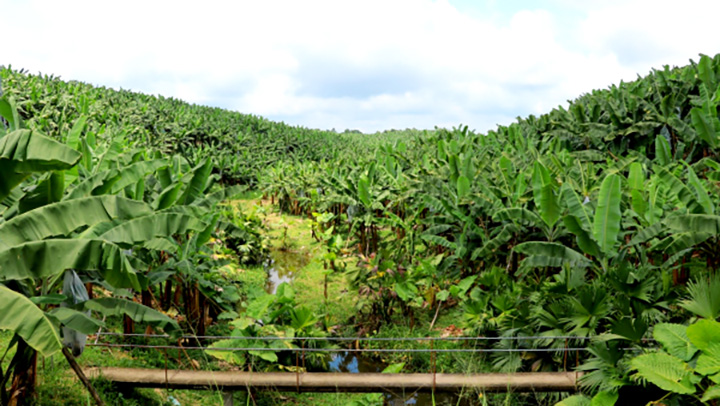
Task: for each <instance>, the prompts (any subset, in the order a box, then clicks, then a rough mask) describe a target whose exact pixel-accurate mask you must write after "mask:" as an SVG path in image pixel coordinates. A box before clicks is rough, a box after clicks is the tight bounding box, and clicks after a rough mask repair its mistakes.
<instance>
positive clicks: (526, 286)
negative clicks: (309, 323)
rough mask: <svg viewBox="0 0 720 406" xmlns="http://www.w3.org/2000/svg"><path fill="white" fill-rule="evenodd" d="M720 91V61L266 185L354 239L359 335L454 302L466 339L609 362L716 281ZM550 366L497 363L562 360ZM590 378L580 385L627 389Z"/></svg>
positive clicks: (313, 166)
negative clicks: (578, 346)
mask: <svg viewBox="0 0 720 406" xmlns="http://www.w3.org/2000/svg"><path fill="white" fill-rule="evenodd" d="M719 79H720V56H716V57H714V58H711V57H708V56H701V58H700V60H699V62H698V63H692V64H691V65H690V66H687V67H683V68H675V69H670V68H668V67H666V68H664V69H663V70H658V71H654V72H652V73H651V74H650V75H649V76H647V77H645V78H641V79H638V80H637V81H635V82H631V83H622V84H620V85H618V86H613V87H612V88H610V89H608V90H602V91H594V92H592V93H590V94H587V95H584V96H582V97H580V98H579V99H577V100H575V101H573V102H572V103H571V104H570V106H569V107H568V108H562V107H561V108H558V109H555V110H553V111H552V112H550V113H549V114H545V115H542V116H540V117H533V116H531V117H529V118H527V119H520V120H519V121H518V122H517V123H515V124H512V125H510V126H507V127H499V128H498V129H497V130H495V131H490V132H489V133H488V134H485V135H482V134H475V133H473V132H471V131H468V129H467V128H457V129H454V130H452V131H447V130H438V131H436V132H435V133H433V134H426V135H425V136H423V137H417V138H415V139H408V140H405V141H404V142H395V143H388V144H386V145H384V146H381V147H378V148H377V149H376V150H375V153H374V154H372V156H370V157H362V156H358V155H348V156H344V157H340V158H339V159H337V160H335V161H329V162H302V163H279V164H278V165H276V166H275V167H273V168H271V169H269V170H268V171H266V172H265V173H264V174H263V175H262V176H261V178H260V184H259V185H260V187H261V188H262V189H263V191H264V193H265V194H266V195H267V196H269V197H270V198H271V199H272V200H273V201H274V202H276V203H277V204H278V205H279V206H280V208H281V209H283V210H286V211H289V212H291V213H294V214H302V215H310V214H311V213H313V212H316V213H323V212H327V213H332V214H333V215H334V217H333V219H334V220H333V221H334V225H335V230H337V231H341V232H345V233H347V234H348V237H349V238H347V239H346V241H348V246H347V248H349V249H351V250H353V251H355V250H356V251H357V252H358V254H359V255H360V256H361V266H359V267H358V268H357V269H354V270H352V271H351V272H352V273H351V274H350V277H351V278H352V280H353V281H354V282H355V284H356V285H357V288H358V290H359V292H360V294H361V295H362V296H364V297H366V298H367V300H363V301H360V302H359V306H361V308H360V309H359V310H360V311H361V312H364V314H365V320H366V321H367V322H368V323H369V325H368V326H362V327H361V328H362V329H364V331H373V330H375V329H377V328H378V327H379V326H380V325H382V324H386V323H389V322H391V321H393V312H395V313H397V312H398V311H401V312H403V313H404V314H410V317H409V318H408V319H409V320H413V319H414V317H413V314H414V312H418V311H425V312H428V311H429V312H430V314H433V313H435V315H436V314H437V311H439V310H441V309H442V308H443V307H448V306H450V305H452V304H460V305H462V307H463V309H464V312H465V316H466V321H467V323H466V324H465V327H466V329H467V331H468V332H472V333H476V334H483V335H497V336H505V335H509V336H512V335H546V336H549V337H550V336H563V335H572V336H581V337H588V338H590V337H595V336H598V335H601V336H603V337H611V338H605V340H609V341H610V342H609V343H608V342H604V341H603V342H599V343H598V344H597V345H598V346H599V347H602V346H604V347H603V348H604V349H602V350H600V349H598V350H597V351H595V352H594V353H593V354H594V355H591V356H590V357H589V358H585V360H586V361H587V362H588V364H586V365H590V366H592V365H595V366H597V365H598V364H599V363H600V361H598V359H602V360H603V362H605V363H606V364H609V361H608V360H612V357H609V356H606V355H607V354H608V353H609V352H608V351H610V349H615V350H618V349H619V348H623V346H625V347H627V346H631V345H638V346H641V345H642V338H643V337H646V336H647V335H648V334H650V333H649V331H651V329H649V327H648V326H652V325H654V324H656V323H659V322H668V321H674V322H681V321H683V320H689V319H690V318H691V317H693V315H692V313H690V312H683V311H679V310H677V309H678V308H677V304H678V303H680V301H682V300H686V299H687V300H699V301H702V300H703V299H702V298H695V299H693V298H689V299H688V298H687V295H688V292H687V288H686V286H687V284H688V282H689V281H691V280H695V281H696V282H693V283H697V284H703V283H705V282H703V281H705V280H707V279H706V278H707V277H708V275H711V274H714V273H715V272H717V269H718V267H720V262H719V261H720V256H719V255H718V250H717V247H718V242H719V240H718V233H720V216H718V209H719V208H720V207H719V205H720V199H718V191H719V190H718V187H719V184H718V180H719V179H720V172H719V170H720V164H719V163H718V152H719V151H720V150H718V140H719V139H720V119H719V118H718V103H720V80H719ZM501 282H502V283H501ZM715 295H717V294H715ZM707 300H709V299H707ZM715 317H717V315H716V316H715ZM433 320H434V318H433ZM508 343H510V342H509V341H508V342H507V343H506V342H502V341H501V342H500V344H498V345H500V346H503V345H510V344H508ZM570 344H572V343H570ZM533 345H537V346H541V347H545V348H560V347H562V346H565V345H567V344H566V343H565V342H564V341H562V340H552V339H548V340H546V341H538V342H535V343H534V344H533ZM599 347H598V348H599ZM608 348H610V349H608ZM610 352H612V351H610ZM616 352H617V354H620V355H619V357H623V356H624V355H622V354H623V353H622V352H621V351H619V350H618V351H616ZM550 354H551V355H549V356H548V357H547V358H546V359H541V357H539V356H526V357H524V358H521V357H519V356H518V357H513V356H507V355H503V357H502V358H501V359H499V360H498V367H499V368H501V369H511V370H522V369H524V370H538V369H539V370H547V369H558V368H560V367H561V366H562V365H563V363H566V362H567V361H566V360H564V358H563V356H562V352H560V351H558V352H557V353H550ZM613 354H615V353H613ZM604 356H605V358H603V357H604ZM613 356H615V355H613ZM616 360H617V359H616ZM588 368H589V367H588ZM598 376H603V375H598V374H588V375H587V378H585V379H586V382H587V383H588V384H589V385H590V386H591V387H594V388H598V387H600V388H602V389H603V390H609V391H611V392H612V391H617V389H618V386H622V385H627V384H630V383H631V382H630V381H628V380H623V379H615V380H613V379H612V378H611V377H606V378H607V379H606V380H604V381H603V380H602V379H601V380H600V381H598V380H597V379H596V378H597V377H598ZM624 377H627V376H626V375H624ZM601 381H602V382H601ZM608 382H611V383H614V384H615V385H614V386H613V385H612V384H610V385H607V383H608ZM603 396H605V395H603Z"/></svg>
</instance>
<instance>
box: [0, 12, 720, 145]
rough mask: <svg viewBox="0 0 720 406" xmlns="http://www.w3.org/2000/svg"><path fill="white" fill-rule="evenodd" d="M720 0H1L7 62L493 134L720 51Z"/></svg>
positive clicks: (252, 104) (349, 122)
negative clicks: (612, 87) (719, 32)
mask: <svg viewBox="0 0 720 406" xmlns="http://www.w3.org/2000/svg"><path fill="white" fill-rule="evenodd" d="M718 15H720V1H717V0H684V1H682V2H680V1H677V0H674V1H667V0H652V1H650V0H622V1H619V0H603V1H595V0H535V1H530V0H504V1H501V0H362V1H356V0H352V1H351V0H255V1H245V0H235V1H215V0H205V1H203V2H200V1H197V0H195V1H184V0H174V1H157V0H155V1H154V0H143V1H136V0H124V1H122V2H120V1H97V0H92V1H75V0H63V1H57V0H52V1H40V0H37V1H35V0H23V1H19V0H17V1H16V0H0V27H2V32H3V37H4V40H3V42H2V44H0V65H5V66H8V65H11V66H12V67H13V68H14V69H21V68H22V69H25V70H27V71H29V72H30V73H38V72H40V73H43V74H48V75H54V76H59V77H61V78H62V79H65V80H78V81H82V82H87V83H91V84H94V85H99V86H106V87H112V88H116V89H120V88H122V89H128V90H133V91H138V92H142V93H146V94H155V95H163V96H166V97H174V98H178V99H182V100H185V101H187V102H190V103H196V104H202V105H208V106H214V107H221V108H226V109H229V110H235V111H239V112H242V113H248V114H255V115H260V116H264V117H267V118H269V119H271V120H276V121H284V122H286V123H288V124H292V125H301V126H304V127H309V128H319V129H336V130H338V131H342V130H345V129H356V130H361V131H363V132H374V131H382V130H387V129H403V128H417V129H432V128H434V127H435V126H438V127H454V126H458V125H461V124H462V125H468V126H469V127H470V128H471V129H474V130H477V131H480V132H485V131H487V130H489V129H493V128H495V127H496V126H497V125H498V124H509V123H511V122H512V121H514V119H515V118H516V117H518V116H520V117H524V116H527V115H529V114H536V115H537V114H542V113H545V112H548V111H550V110H551V109H553V108H555V107H557V106H558V105H566V104H567V101H568V100H571V99H575V98H576V97H578V96H580V95H581V94H583V93H587V92H590V91H592V90H593V89H604V88H607V87H609V86H610V85H612V84H617V83H619V82H620V81H621V80H625V81H628V80H633V79H635V78H637V76H638V75H645V74H647V73H648V72H650V70H651V69H653V68H655V69H661V68H662V67H663V65H670V66H682V65H686V64H688V63H689V60H690V59H693V60H697V59H698V55H699V54H701V53H702V54H707V55H710V56H714V55H715V54H716V53H720V37H719V36H718V35H717V16H718Z"/></svg>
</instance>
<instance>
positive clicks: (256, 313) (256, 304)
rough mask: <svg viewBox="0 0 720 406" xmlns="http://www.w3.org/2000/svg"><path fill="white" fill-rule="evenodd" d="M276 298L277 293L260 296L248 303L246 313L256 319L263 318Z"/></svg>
mask: <svg viewBox="0 0 720 406" xmlns="http://www.w3.org/2000/svg"><path fill="white" fill-rule="evenodd" d="M275 298H276V296H275V295H263V296H260V297H259V298H257V299H255V300H254V301H252V302H251V303H250V304H249V305H248V307H247V309H245V315H246V316H247V317H252V318H253V319H256V320H258V319H262V318H263V317H265V313H266V312H267V310H268V308H269V307H270V305H271V304H273V302H274V301H275Z"/></svg>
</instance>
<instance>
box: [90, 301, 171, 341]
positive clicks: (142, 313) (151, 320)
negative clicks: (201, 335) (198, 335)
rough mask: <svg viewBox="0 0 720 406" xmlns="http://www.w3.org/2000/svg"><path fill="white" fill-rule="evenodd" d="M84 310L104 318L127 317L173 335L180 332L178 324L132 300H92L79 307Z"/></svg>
mask: <svg viewBox="0 0 720 406" xmlns="http://www.w3.org/2000/svg"><path fill="white" fill-rule="evenodd" d="M78 307H81V308H82V309H83V310H92V311H95V312H98V313H100V314H102V315H104V316H122V315H126V316H128V317H130V318H131V319H133V320H134V321H136V322H138V323H147V324H150V325H151V326H153V327H158V328H161V329H163V330H164V331H165V332H166V333H168V334H171V333H173V332H175V331H179V330H180V326H179V325H178V324H177V322H176V321H175V320H173V319H171V318H170V317H168V316H166V315H164V314H162V313H160V312H159V311H157V310H154V309H151V308H149V307H147V306H144V305H141V304H140V303H135V302H133V301H131V300H125V299H116V298H110V297H106V298H101V299H90V300H88V301H85V302H83V303H82V304H81V305H78Z"/></svg>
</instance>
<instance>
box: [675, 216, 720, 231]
mask: <svg viewBox="0 0 720 406" xmlns="http://www.w3.org/2000/svg"><path fill="white" fill-rule="evenodd" d="M664 223H665V225H666V226H667V227H668V228H669V229H670V230H672V231H674V232H689V233H703V234H709V235H718V234H720V216H715V215H708V214H684V215H678V216H671V217H668V218H667V219H666V220H665V222H664Z"/></svg>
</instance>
